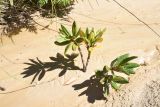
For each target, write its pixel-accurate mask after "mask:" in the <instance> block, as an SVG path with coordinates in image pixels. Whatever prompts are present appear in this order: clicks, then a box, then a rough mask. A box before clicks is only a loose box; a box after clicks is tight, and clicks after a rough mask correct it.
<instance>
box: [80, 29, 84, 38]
mask: <svg viewBox="0 0 160 107" xmlns="http://www.w3.org/2000/svg"><path fill="white" fill-rule="evenodd" d="M79 35H80V36H81V37H85V33H84V31H83V30H82V29H80V30H79Z"/></svg>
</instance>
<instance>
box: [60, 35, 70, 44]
mask: <svg viewBox="0 0 160 107" xmlns="http://www.w3.org/2000/svg"><path fill="white" fill-rule="evenodd" d="M67 40H68V39H66V38H65V37H62V35H60V36H59V37H58V39H57V42H59V43H61V42H65V41H67Z"/></svg>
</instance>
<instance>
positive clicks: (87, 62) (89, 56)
mask: <svg viewBox="0 0 160 107" xmlns="http://www.w3.org/2000/svg"><path fill="white" fill-rule="evenodd" d="M90 58H91V52H90V51H88V57H87V61H86V67H85V71H87V67H88V64H89V60H90Z"/></svg>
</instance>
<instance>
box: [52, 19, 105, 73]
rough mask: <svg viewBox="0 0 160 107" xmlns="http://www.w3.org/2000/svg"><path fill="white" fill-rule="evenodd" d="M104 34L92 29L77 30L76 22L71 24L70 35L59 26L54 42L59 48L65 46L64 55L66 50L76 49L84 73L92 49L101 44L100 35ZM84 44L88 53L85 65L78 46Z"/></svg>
mask: <svg viewBox="0 0 160 107" xmlns="http://www.w3.org/2000/svg"><path fill="white" fill-rule="evenodd" d="M104 32H105V29H104V30H98V31H97V32H95V31H94V29H93V28H92V29H91V30H89V29H88V28H87V29H86V31H85V32H84V31H83V30H82V29H81V28H78V27H77V25H76V22H75V21H74V22H73V24H72V33H70V31H69V30H67V28H66V27H65V26H63V25H61V28H60V29H59V33H60V35H59V38H58V40H57V41H55V44H56V45H59V46H66V48H65V51H64V54H66V53H67V51H68V49H70V48H71V49H72V50H73V51H75V50H76V49H77V48H78V51H79V53H80V55H81V59H82V64H83V70H84V72H85V71H86V70H87V66H88V63H89V60H90V56H91V52H92V50H93V48H94V47H96V45H97V43H98V42H102V41H103V39H102V35H103V33H104ZM82 43H84V44H85V46H86V48H87V51H88V57H87V61H86V63H84V59H83V56H84V55H83V53H82V50H81V48H80V45H81V44H82Z"/></svg>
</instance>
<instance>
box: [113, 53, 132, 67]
mask: <svg viewBox="0 0 160 107" xmlns="http://www.w3.org/2000/svg"><path fill="white" fill-rule="evenodd" d="M128 56H129V54H124V55H121V56H120V57H118V58H116V60H115V62H114V63H113V67H117V66H119V65H120V64H121V63H122V61H123V60H124V59H126V58H128Z"/></svg>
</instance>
